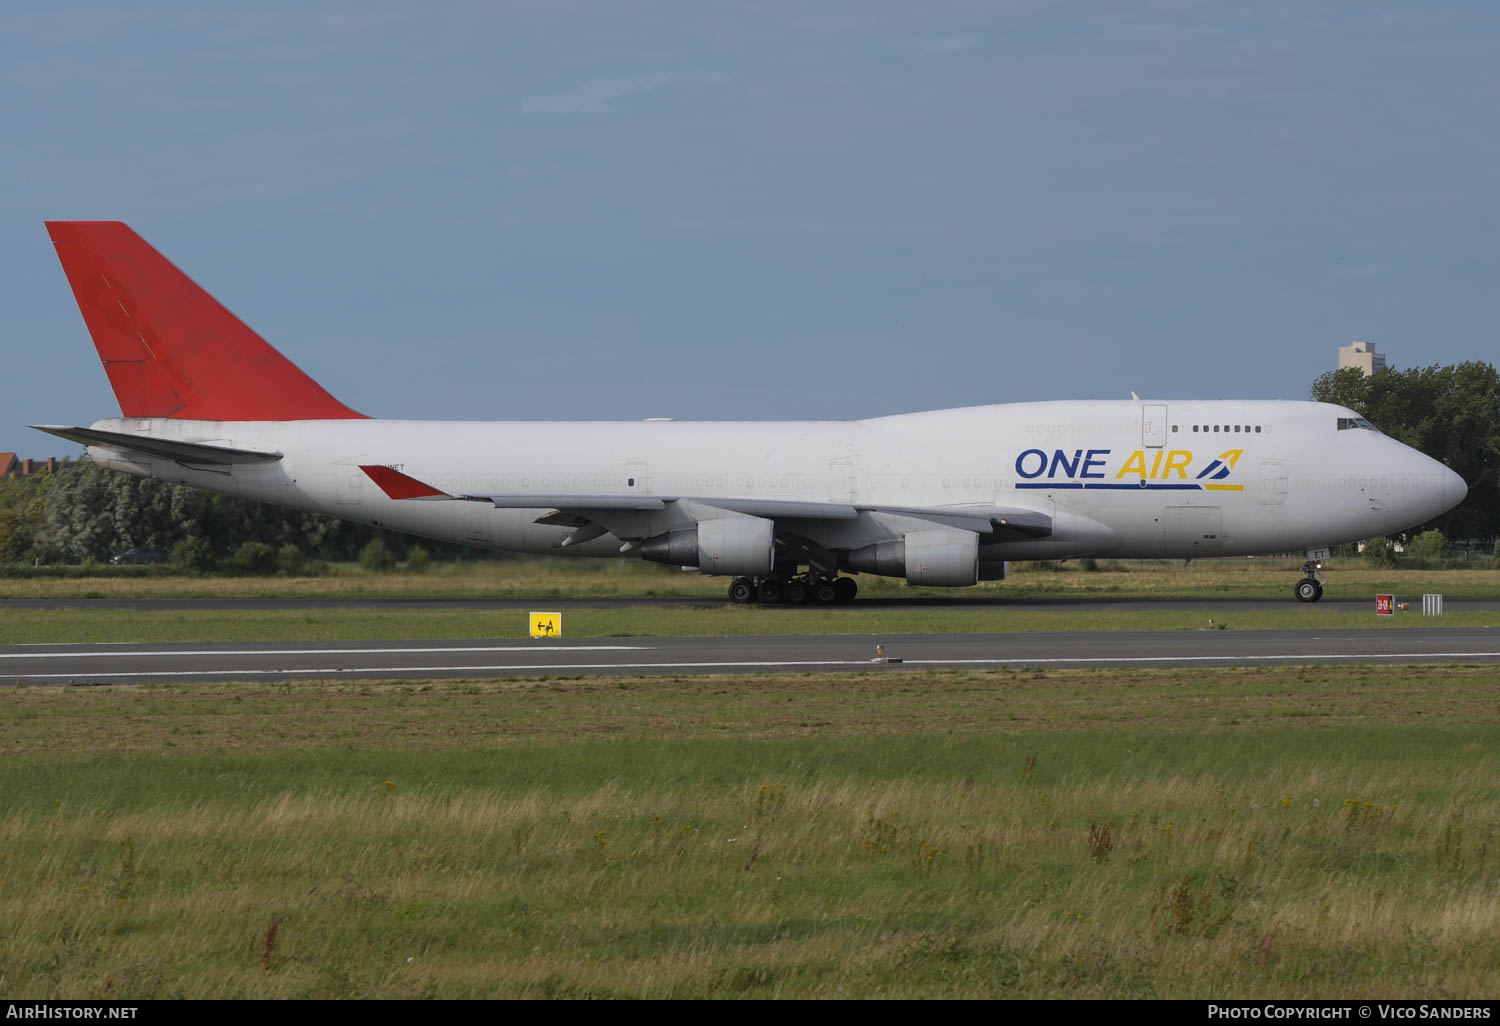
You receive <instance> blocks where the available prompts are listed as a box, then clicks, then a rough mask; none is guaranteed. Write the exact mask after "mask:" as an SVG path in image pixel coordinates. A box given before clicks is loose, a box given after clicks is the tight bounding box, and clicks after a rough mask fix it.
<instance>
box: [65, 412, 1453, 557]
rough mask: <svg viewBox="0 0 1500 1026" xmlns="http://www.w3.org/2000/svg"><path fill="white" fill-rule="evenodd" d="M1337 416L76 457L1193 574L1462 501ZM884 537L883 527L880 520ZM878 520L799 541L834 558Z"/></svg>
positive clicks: (263, 443) (443, 529)
mask: <svg viewBox="0 0 1500 1026" xmlns="http://www.w3.org/2000/svg"><path fill="white" fill-rule="evenodd" d="M1353 417H1354V414H1353V413H1351V412H1350V411H1348V410H1345V409H1342V408H1340V407H1336V406H1330V405H1326V404H1321V403H1308V402H1291V401H1228V400H1221V401H1167V402H1160V403H1148V402H1136V401H1071V402H1034V403H1014V404H1007V405H996V406H981V407H971V408H965V409H954V410H939V411H934V412H929V413H914V414H905V415H900V416H892V417H879V418H874V419H870V420H857V421H791V422H658V421H646V422H450V421H393V420H320V421H254V422H221V421H193V420H168V419H134V418H125V419H120V418H115V419H110V420H105V421H100V422H98V423H97V424H95V425H94V427H95V428H99V429H105V430H111V431H121V432H127V433H131V434H141V435H148V436H151V437H157V438H169V439H180V440H185V441H197V442H207V443H212V444H216V445H222V446H229V447H241V448H247V449H260V450H275V451H278V452H280V453H282V454H283V458H282V459H281V460H280V461H277V462H273V463H262V464H253V465H237V466H234V467H232V468H228V469H227V470H225V469H223V468H221V469H219V470H214V469H207V468H196V469H195V468H193V467H189V466H184V465H181V464H178V463H174V462H172V461H169V460H163V459H146V458H141V457H132V458H129V459H126V458H124V457H123V454H122V453H120V452H118V451H116V450H112V449H108V448H103V447H91V449H90V452H91V455H92V456H93V458H94V459H95V460H96V461H97V462H99V463H101V464H104V465H106V466H110V467H114V468H116V469H120V470H125V471H128V472H130V473H136V474H142V475H145V476H152V477H157V478H161V479H163V480H168V481H181V482H185V483H187V484H191V485H195V486H197V487H202V488H208V489H213V490H216V491H221V492H227V493H230V494H238V495H240V496H243V497H246V498H252V499H258V500H261V501H265V502H271V503H275V504H277V505H281V506H288V507H292V508H296V509H303V510H310V511H315V512H319V513H326V514H330V515H333V516H337V517H342V518H345V519H348V520H354V521H360V522H364V523H370V524H377V525H379V526H381V527H388V528H391V529H394V530H400V531H406V532H410V533H412V534H417V535H423V536H426V537H430V538H435V539H439V540H442V541H447V542H454V543H458V544H465V545H472V546H477V547H484V548H492V549H500V550H508V551H517V552H536V553H550V554H568V555H614V554H616V553H618V552H619V550H620V548H621V543H620V540H619V539H618V538H616V537H613V536H611V535H604V536H603V537H598V538H595V539H592V540H590V541H588V542H584V543H582V544H579V545H577V546H575V547H571V548H567V549H559V548H558V544H559V542H560V541H561V540H562V539H563V538H564V537H566V536H567V535H568V534H569V533H570V529H569V528H567V527H562V526H544V525H539V524H537V523H535V521H536V520H537V519H538V518H539V517H540V516H541V515H543V513H544V511H541V510H537V509H504V508H492V507H490V506H488V505H485V504H480V503H473V502H422V501H407V500H393V499H390V498H387V496H386V495H385V494H383V493H382V492H381V491H380V490H379V489H378V488H375V487H373V486H372V483H371V481H370V480H369V479H368V478H367V477H366V476H365V475H364V474H363V473H362V472H361V471H360V469H359V467H360V466H361V465H368V464H381V465H387V466H392V467H395V468H396V469H398V470H401V471H403V472H404V473H406V474H409V475H411V476H412V477H415V478H418V479H420V480H422V481H426V482H430V483H431V484H433V485H435V486H437V487H438V488H440V489H443V490H444V491H447V492H449V493H452V494H455V495H465V494H481V495H483V494H489V495H495V494H500V495H527V494H534V495H548V496H555V495H565V494H586V495H620V496H639V495H658V496H671V497H695V498H708V499H712V498H745V497H751V498H759V499H781V500H798V501H804V502H819V503H848V504H851V505H856V506H875V507H887V508H889V507H895V508H903V507H904V508H917V507H923V508H955V509H970V508H972V509H983V508H993V507H1000V508H1008V509H1028V510H1035V511H1037V512H1040V513H1044V514H1046V515H1048V516H1050V517H1052V518H1053V523H1054V531H1053V534H1052V535H1051V536H1050V537H1047V538H1041V539H1036V540H1025V539H1021V540H1016V539H1012V540H1009V541H1006V542H1004V543H1000V544H994V545H992V546H991V547H990V549H989V553H990V554H989V555H988V556H986V557H984V558H988V559H1047V558H1066V557H1075V556H1083V555H1096V556H1119V557H1179V558H1181V557H1197V556H1208V555H1236V554H1254V553H1266V552H1285V551H1293V550H1302V549H1308V548H1313V547H1317V546H1324V545H1332V544H1338V543H1342V542H1349V541H1356V540H1360V539H1364V538H1370V537H1373V536H1376V535H1381V534H1387V533H1391V532H1394V531H1399V530H1404V529H1406V528H1408V527H1411V526H1413V525H1415V524H1419V523H1422V522H1424V521H1426V520H1430V519H1431V518H1433V517H1435V516H1437V515H1439V514H1441V513H1442V512H1444V511H1445V510H1447V509H1449V508H1451V507H1452V506H1453V505H1454V504H1455V503H1457V502H1458V501H1459V500H1461V499H1462V497H1463V495H1464V491H1465V487H1464V484H1463V482H1462V480H1461V479H1459V478H1458V476H1457V475H1455V474H1454V473H1453V472H1452V471H1450V470H1449V469H1448V468H1447V467H1445V466H1443V465H1442V464H1441V463H1438V462H1437V461H1435V460H1432V459H1430V458H1428V457H1427V456H1424V455H1422V454H1421V453H1419V452H1416V451H1415V450H1413V449H1410V448H1408V447H1407V446H1404V445H1402V444H1401V443H1399V442H1397V441H1395V440H1394V439H1391V438H1389V437H1386V436H1385V435H1382V434H1380V433H1379V432H1377V431H1374V430H1365V429H1342V428H1341V427H1340V421H1341V420H1348V419H1352V418H1353ZM895 520H896V521H899V516H897V517H896V518H895ZM892 523H893V518H892V517H891V516H889V515H886V516H883V517H882V516H875V517H871V516H867V515H863V514H862V515H861V517H860V518H859V519H858V520H856V521H843V522H836V523H834V522H810V523H806V524H801V525H799V527H798V530H799V532H800V533H801V534H802V535H804V536H806V537H809V538H812V539H813V540H814V541H816V542H817V543H818V544H821V545H825V546H828V547H829V548H836V549H848V548H852V547H855V546H858V545H861V544H869V543H871V542H873V541H878V540H880V539H881V538H883V537H888V536H889V535H890V532H891V530H892V529H893V528H892Z"/></svg>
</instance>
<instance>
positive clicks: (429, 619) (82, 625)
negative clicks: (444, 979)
mask: <svg viewBox="0 0 1500 1026" xmlns="http://www.w3.org/2000/svg"><path fill="white" fill-rule="evenodd" d="M1209 621H1213V624H1214V628H1215V629H1219V628H1220V627H1222V628H1224V629H1227V630H1298V629H1301V630H1314V629H1318V630H1329V629H1333V628H1344V627H1360V628H1371V629H1381V630H1399V629H1401V628H1403V627H1435V626H1436V627H1483V626H1500V612H1496V611H1494V610H1476V611H1468V612H1460V613H1452V612H1450V613H1447V614H1445V615H1444V616H1443V617H1441V618H1438V619H1434V618H1431V617H1424V616H1422V615H1421V614H1420V611H1417V612H1410V611H1408V612H1403V613H1399V614H1397V615H1395V616H1376V615H1375V613H1374V611H1373V607H1372V609H1371V610H1370V611H1368V612H1352V611H1347V610H1339V609H1333V608H1329V607H1323V606H1298V605H1296V604H1294V603H1291V602H1288V603H1287V606H1286V607H1285V608H1279V609H1258V610H1236V609H1234V608H1233V602H1232V600H1225V608H1224V609H1214V608H1213V607H1211V606H1208V607H1204V608H1201V609H1191V610H1182V609H1175V610H1174V609H1148V610H1142V611H1136V610H1117V609H1104V610H1063V609H1060V610H1035V609H1009V608H998V609H985V608H972V607H959V608H937V609H916V610H913V609H879V608H875V609H870V608H864V609H861V608H857V607H856V608H849V607H833V608H817V607H813V608H796V607H793V608H787V607H772V608H760V607H755V606H751V607H735V606H707V607H694V606H691V605H683V606H676V607H672V606H669V607H655V606H631V607H625V608H605V609H587V608H585V609H569V610H567V611H566V612H565V613H564V614H563V636H564V637H568V638H631V637H662V636H675V635H682V636H698V637H726V636H732V635H764V634H805V635H816V634H868V635H880V634H912V633H918V634H971V633H979V632H992V631H1006V632H1017V631H1081V630H1089V631H1126V630H1130V631H1148V630H1149V631H1187V630H1205V629H1208V627H1209ZM527 630H528V620H527V613H526V611H525V610H517V609H496V610H472V609H367V608H363V607H360V608H354V609H244V610H213V609H187V610H166V611H163V610H150V611H141V610H100V609H7V608H5V607H4V606H3V605H0V638H3V640H4V642H5V643H6V644H12V645H18V644H52V643H57V642H70V643H74V644H83V643H91V642H122V643H123V642H156V643H167V642H209V641H246V642H253V641H381V640H411V641H417V640H444V639H450V640H457V639H470V638H522V637H525V636H526V635H527Z"/></svg>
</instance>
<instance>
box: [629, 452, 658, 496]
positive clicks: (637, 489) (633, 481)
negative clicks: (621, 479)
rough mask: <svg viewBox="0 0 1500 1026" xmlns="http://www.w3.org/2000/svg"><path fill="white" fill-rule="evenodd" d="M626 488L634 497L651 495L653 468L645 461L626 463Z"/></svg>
mask: <svg viewBox="0 0 1500 1026" xmlns="http://www.w3.org/2000/svg"><path fill="white" fill-rule="evenodd" d="M625 488H626V490H627V491H628V492H630V493H631V494H634V495H651V494H653V493H652V491H651V467H650V466H649V465H648V464H647V463H646V461H645V460H626V461H625Z"/></svg>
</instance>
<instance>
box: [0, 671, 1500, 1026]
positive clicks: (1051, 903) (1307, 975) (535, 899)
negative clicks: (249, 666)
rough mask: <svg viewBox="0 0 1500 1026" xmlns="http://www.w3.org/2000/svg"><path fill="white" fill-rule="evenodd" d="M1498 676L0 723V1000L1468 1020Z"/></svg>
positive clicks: (1476, 989)
mask: <svg viewBox="0 0 1500 1026" xmlns="http://www.w3.org/2000/svg"><path fill="white" fill-rule="evenodd" d="M1497 674H1500V671H1496V670H1494V669H1490V668H1442V667H1432V668H1412V670H1411V672H1410V673H1409V674H1403V675H1402V676H1400V677H1396V676H1393V675H1390V674H1386V673H1382V672H1379V671H1370V670H1365V669H1360V668H1356V669H1351V670H1338V669H1328V668H1325V669H1321V670H1316V671H1300V670H1295V671H1294V670H1280V671H1243V672H1231V673H1228V674H1225V675H1223V679H1220V675H1218V674H1206V673H1202V672H1187V671H1185V672H1181V673H1165V674H1163V673H1126V674H1119V673H1110V674H1105V673H1079V672H1073V673H1029V672H1028V673H992V674H975V673H966V674H903V675H870V676H868V677H861V678H850V679H848V680H843V681H841V682H839V683H836V684H832V683H829V682H828V681H826V680H820V679H818V678H816V677H811V676H800V675H786V676H778V677H726V678H696V679H692V680H680V681H673V680H663V681H630V680H624V679H622V680H618V681H567V680H557V681H543V682H528V683H521V682H496V683H478V682H475V683H467V684H465V683H458V684H450V685H403V684H383V685H382V684H369V685H363V684H355V685H350V684H340V685H309V686H305V687H302V686H292V687H288V686H277V685H255V686H250V685H246V686H201V687H186V688H98V689H96V688H89V689H22V690H19V691H14V690H12V691H9V692H8V693H7V696H6V702H5V705H4V706H3V707H0V708H3V713H4V719H0V739H4V744H5V755H6V757H5V758H4V759H3V760H0V922H4V923H5V924H6V929H5V930H4V931H0V991H3V992H5V993H9V994H20V995H37V996H68V997H79V998H87V997H98V996H106V995H108V996H115V997H171V996H201V997H241V996H251V997H301V996H319V997H346V996H379V997H408V996H441V997H463V996H513V997H542V996H597V997H604V996H657V997H684V996H688V997H724V996H891V997H927V996H973V997H1005V996H1027V997H1043V996H1047V997H1056V996H1076V997H1108V996H1178V997H1206V996H1214V995H1219V996H1252V995H1253V996H1258V997H1270V996H1275V997H1315V996H1317V997H1330V996H1354V995H1358V996H1361V997H1382V996H1388V997H1399V996H1406V997H1418V996H1422V997H1483V996H1487V995H1491V994H1493V993H1494V991H1495V988H1496V985H1497V984H1500V968H1497V967H1500V935H1497V934H1496V932H1495V930H1494V928H1493V925H1494V923H1495V922H1496V921H1497V914H1500V861H1497V854H1500V853H1497V851H1496V845H1497V844H1500V772H1497V771H1500V757H1497V756H1496V754H1495V753H1496V752H1497V751H1500V745H1497V744H1496V741H1497V740H1500V738H1497V736H1496V734H1497V725H1500V712H1497V711H1496V707H1495V704H1494V702H1493V701H1492V694H1493V688H1494V687H1495V685H1496V683H1497ZM1419 714H1420V715H1419ZM88 724H96V725H97V726H96V727H95V728H94V729H93V730H92V731H90V730H88V729H84V728H85V726H86V725H88ZM1101 828H1107V830H1108V838H1109V845H1108V850H1107V852H1105V853H1104V854H1103V856H1102V857H1101V854H1100V847H1101V842H1100V837H1101Z"/></svg>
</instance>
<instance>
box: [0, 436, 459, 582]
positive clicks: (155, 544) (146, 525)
mask: <svg viewBox="0 0 1500 1026" xmlns="http://www.w3.org/2000/svg"><path fill="white" fill-rule="evenodd" d="M377 541H378V542H379V543H380V544H379V545H377V546H375V550H374V551H379V550H380V549H382V548H384V549H385V550H386V551H388V552H390V553H391V554H392V556H393V558H394V557H399V558H403V559H404V558H406V556H407V555H408V554H409V553H410V552H411V551H412V550H413V549H414V548H416V547H417V546H418V544H419V541H420V546H421V547H422V549H423V551H424V553H430V554H431V555H434V556H436V557H437V558H441V559H454V558H459V557H461V556H467V555H471V554H475V553H474V550H470V549H467V548H464V547H460V546H454V545H443V544H441V543H437V542H432V541H428V540H425V539H420V540H419V539H417V538H414V537H412V536H410V535H405V534H400V533H397V532H394V531H386V530H382V529H381V528H377V527H371V526H369V525H367V524H355V523H351V522H349V521H347V520H338V519H336V518H334V517H329V516H324V515H322V514H318V513H303V512H299V511H297V510H290V509H283V508H281V507H279V506H271V505H268V504H266V503H261V502H254V501H252V500H249V499H242V498H239V497H237V496H231V495H220V494H217V493H214V492H205V491H200V490H198V489H196V488H190V487H188V486H187V485H182V484H171V483H168V482H166V481H156V480H153V479H150V478H144V477H134V476H132V475H130V474H122V473H119V472H117V471H113V470H106V469H104V468H102V467H98V466H95V465H94V464H93V463H92V462H90V461H89V460H88V459H87V458H86V457H85V458H84V459H81V460H77V461H72V462H68V463H65V464H63V465H61V466H60V467H59V468H58V470H57V471H56V472H53V473H48V472H45V471H43V472H42V473H39V474H34V475H32V476H31V477H25V478H20V477H11V478H6V479H4V480H0V563H10V564H18V563H20V564H28V565H29V564H34V563H43V564H48V563H87V562H94V563H106V562H108V561H109V560H110V559H111V558H112V557H114V556H117V555H119V554H121V553H123V552H126V551H127V550H129V549H133V548H140V549H153V550H156V551H157V552H160V553H161V554H162V556H163V558H166V557H168V556H169V555H170V554H171V553H172V552H173V550H174V549H176V548H178V546H179V545H181V544H182V543H184V542H190V544H189V546H188V548H187V549H186V550H184V551H190V552H192V553H193V558H194V560H195V562H196V563H197V564H198V566H199V568H205V567H207V566H209V565H211V564H212V562H213V561H214V560H220V561H222V560H228V559H230V558H231V557H233V556H234V555H235V554H236V553H239V552H240V551H241V549H242V548H244V547H245V546H246V545H253V546H255V547H254V548H252V549H250V550H249V551H251V552H260V551H262V550H270V551H273V552H278V553H283V554H284V555H283V560H284V561H285V560H286V559H287V558H288V557H289V556H290V554H291V551H295V552H297V553H300V554H301V555H302V556H303V557H304V558H308V559H315V560H326V561H330V562H343V561H352V560H355V559H357V558H359V557H360V555H361V553H362V552H364V551H365V550H366V549H367V548H369V547H370V546H371V544H372V543H374V542H377ZM418 558H419V559H420V558H425V557H418Z"/></svg>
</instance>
